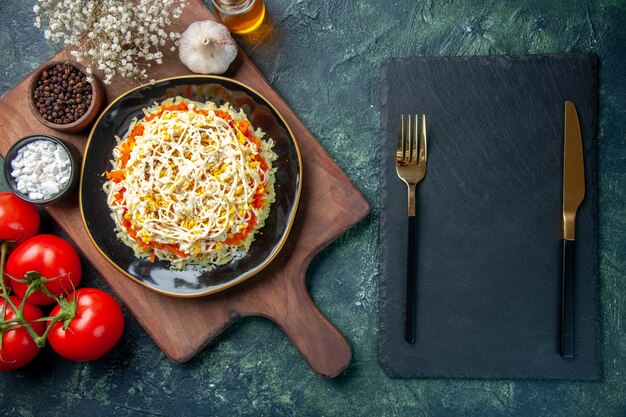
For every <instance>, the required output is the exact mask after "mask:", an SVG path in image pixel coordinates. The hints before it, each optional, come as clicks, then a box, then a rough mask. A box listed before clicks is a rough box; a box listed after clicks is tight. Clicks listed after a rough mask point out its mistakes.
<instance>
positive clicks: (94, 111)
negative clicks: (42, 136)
mask: <svg viewBox="0 0 626 417" xmlns="http://www.w3.org/2000/svg"><path fill="white" fill-rule="evenodd" d="M56 64H67V65H70V66H72V67H74V68H76V69H78V70H79V71H81V72H82V73H84V74H87V72H86V71H85V67H84V66H83V65H81V64H79V63H78V62H74V61H50V62H47V63H45V64H43V65H42V66H40V67H39V68H38V69H37V70H36V71H35V72H34V74H33V75H32V76H31V79H30V82H29V84H28V105H29V107H30V111H31V112H32V113H33V116H35V119H37V120H38V121H39V122H40V123H41V124H42V125H44V126H46V127H49V128H50V129H54V130H56V131H59V132H67V133H76V132H80V131H81V130H84V129H86V128H87V127H88V126H89V125H90V124H91V122H93V121H94V119H95V118H96V116H97V115H98V113H99V111H100V108H101V107H102V103H103V102H104V89H103V88H102V84H101V83H100V81H99V80H98V78H96V76H95V75H93V74H92V75H91V78H92V81H91V91H92V93H91V94H92V97H91V104H90V105H89V108H88V109H87V111H85V114H83V115H82V117H81V118H80V119H78V120H74V121H73V122H71V123H66V124H59V123H52V122H50V121H48V120H46V119H44V118H43V117H42V116H41V114H40V113H39V110H38V109H37V105H36V104H35V97H34V91H35V88H36V87H37V83H38V82H39V79H40V78H41V75H42V74H43V72H44V71H48V70H50V69H51V68H52V67H54V66H55V65H56Z"/></svg>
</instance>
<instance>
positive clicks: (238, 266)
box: [80, 75, 302, 297]
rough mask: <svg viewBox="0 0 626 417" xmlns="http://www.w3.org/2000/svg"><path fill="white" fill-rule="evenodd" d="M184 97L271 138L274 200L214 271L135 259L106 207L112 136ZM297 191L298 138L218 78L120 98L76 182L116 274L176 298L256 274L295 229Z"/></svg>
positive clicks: (86, 217) (173, 81)
mask: <svg viewBox="0 0 626 417" xmlns="http://www.w3.org/2000/svg"><path fill="white" fill-rule="evenodd" d="M176 96H182V97H185V98H188V99H190V100H195V101H200V102H206V101H209V100H210V101H214V102H216V103H218V104H220V103H223V102H229V103H230V104H231V105H232V106H233V107H235V109H236V110H239V109H242V110H243V111H244V112H245V113H246V114H247V116H248V119H249V120H250V122H251V123H252V125H253V126H254V127H255V128H257V127H260V128H261V129H263V130H264V131H265V133H266V134H267V137H270V138H272V139H273V140H274V143H275V146H274V152H276V154H277V155H278V159H277V160H276V161H274V166H275V167H276V168H277V170H276V177H275V178H276V182H275V190H276V201H275V202H274V203H273V204H272V206H271V209H270V215H269V217H268V219H267V220H266V222H265V226H264V227H263V228H262V229H261V230H260V231H259V232H260V233H258V234H257V235H256V237H255V239H254V241H253V242H252V246H251V247H250V251H249V252H248V253H247V254H246V255H244V256H243V257H241V258H238V259H235V260H233V261H232V262H230V263H228V264H226V265H223V266H219V267H215V268H214V269H212V270H210V271H209V270H207V269H205V268H200V267H197V266H189V267H188V268H187V269H185V270H176V269H172V268H170V264H169V262H164V261H156V262H153V263H151V262H150V261H149V260H148V259H146V258H142V259H139V258H137V257H135V255H134V253H133V250H132V249H131V248H129V247H128V246H126V245H125V244H124V243H122V241H120V240H119V239H118V238H117V236H116V234H115V223H114V222H113V219H112V218H111V212H110V210H109V207H108V206H107V203H106V193H105V192H104V191H103V190H102V186H103V184H104V183H105V181H106V179H105V177H104V176H103V173H104V172H105V171H107V170H110V169H112V165H111V160H112V159H113V148H114V147H115V145H116V140H115V136H116V135H117V136H119V137H124V136H125V135H126V133H127V131H128V127H129V125H130V123H131V122H132V120H133V118H135V117H137V118H141V117H142V115H143V113H142V109H143V108H146V107H149V106H151V105H153V104H154V103H155V102H161V101H163V100H165V99H167V98H171V97H176ZM301 186H302V158H301V156H300V150H299V148H298V144H297V142H296V139H295V137H294V135H293V132H292V131H291V128H290V127H289V126H288V125H287V122H286V121H285V119H284V118H283V117H282V116H281V115H280V113H278V111H277V110H276V109H275V108H274V106H272V104H271V103H269V102H268V101H267V100H266V99H265V98H264V97H263V96H261V95H260V94H259V93H257V92H256V91H254V90H253V89H251V88H250V87H248V86H246V85H244V84H242V83H240V82H238V81H235V80H232V79H229V78H224V77H218V76H200V75H198V76H186V77H176V78H169V79H165V80H161V81H157V82H156V83H155V84H150V85H145V86H142V87H139V88H136V89H134V90H131V91H129V92H128V93H126V94H124V95H122V96H121V97H119V98H118V99H117V100H115V101H114V102H113V103H111V104H110V105H109V106H108V107H107V108H106V109H105V110H104V112H103V113H102V115H101V116H100V118H99V119H98V121H97V122H96V124H95V125H94V127H93V129H92V131H91V134H90V136H89V141H88V142H87V148H86V150H85V156H84V159H83V169H82V177H81V182H80V208H81V212H82V216H83V221H84V223H85V226H86V227H87V231H88V232H89V235H90V237H91V239H92V240H93V242H94V243H95V244H96V246H97V247H98V249H99V250H100V252H101V253H102V254H103V255H104V256H105V257H106V258H107V259H108V260H109V261H110V262H111V263H112V264H113V265H114V266H115V267H117V269H119V270H120V271H121V272H122V273H124V274H125V275H127V276H128V277H130V278H132V279H134V280H135V281H137V282H138V283H140V284H141V285H143V286H145V287H148V288H150V289H152V290H154V291H157V292H160V293H163V294H167V295H172V296H177V297H199V296H202V295H207V294H212V293H215V292H218V291H221V290H223V289H226V288H228V287H230V286H232V285H235V284H237V283H239V282H242V281H244V280H245V279H247V278H249V277H251V276H253V275H254V274H256V273H257V272H259V271H260V270H262V269H263V268H264V267H265V266H266V265H267V264H269V262H270V261H271V260H272V259H273V258H274V257H275V256H276V255H277V254H278V252H279V251H280V249H281V248H282V246H283V244H284V243H285V240H286V239H287V235H288V233H289V230H290V229H291V225H292V224H293V221H294V217H295V215H296V209H297V206H298V199H299V197H300V190H301Z"/></svg>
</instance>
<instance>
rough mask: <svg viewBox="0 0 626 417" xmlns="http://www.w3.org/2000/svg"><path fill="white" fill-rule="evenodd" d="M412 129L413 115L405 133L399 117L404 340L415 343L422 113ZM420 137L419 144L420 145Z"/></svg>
mask: <svg viewBox="0 0 626 417" xmlns="http://www.w3.org/2000/svg"><path fill="white" fill-rule="evenodd" d="M413 120H414V122H413V124H412V125H413V129H411V115H407V120H406V131H405V123H404V115H401V116H400V128H399V129H398V145H397V148H396V172H397V173H398V177H400V179H401V180H402V181H404V182H405V183H406V185H407V188H408V191H409V210H408V211H409V244H408V250H407V253H408V256H407V276H406V317H405V329H404V330H405V332H404V338H405V339H406V341H407V342H409V343H415V281H416V276H415V275H416V265H415V261H414V259H413V257H414V256H415V187H416V186H417V183H418V182H420V181H421V180H422V179H424V176H425V175H426V160H427V148H426V115H424V114H422V117H421V129H418V116H417V115H414V116H413ZM418 136H419V143H418Z"/></svg>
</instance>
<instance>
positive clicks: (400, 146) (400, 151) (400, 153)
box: [396, 114, 405, 162]
mask: <svg viewBox="0 0 626 417" xmlns="http://www.w3.org/2000/svg"><path fill="white" fill-rule="evenodd" d="M404 146H405V145H404V115H403V114H401V115H400V127H399V128H398V143H397V145H396V162H402V161H403V160H404Z"/></svg>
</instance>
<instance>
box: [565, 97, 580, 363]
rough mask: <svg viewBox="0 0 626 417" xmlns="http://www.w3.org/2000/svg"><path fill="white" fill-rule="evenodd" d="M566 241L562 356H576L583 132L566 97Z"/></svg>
mask: <svg viewBox="0 0 626 417" xmlns="http://www.w3.org/2000/svg"><path fill="white" fill-rule="evenodd" d="M563 142H564V143H563V244H562V274H561V356H562V357H564V358H573V357H574V260H575V247H576V245H575V242H576V212H577V211H578V207H579V206H580V203H581V202H582V201H583V199H584V197H585V166H584V160H583V144H582V135H581V133H580V124H579V122H578V113H577V112H576V106H574V103H572V102H571V101H569V100H567V101H565V129H564V134H563Z"/></svg>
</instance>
